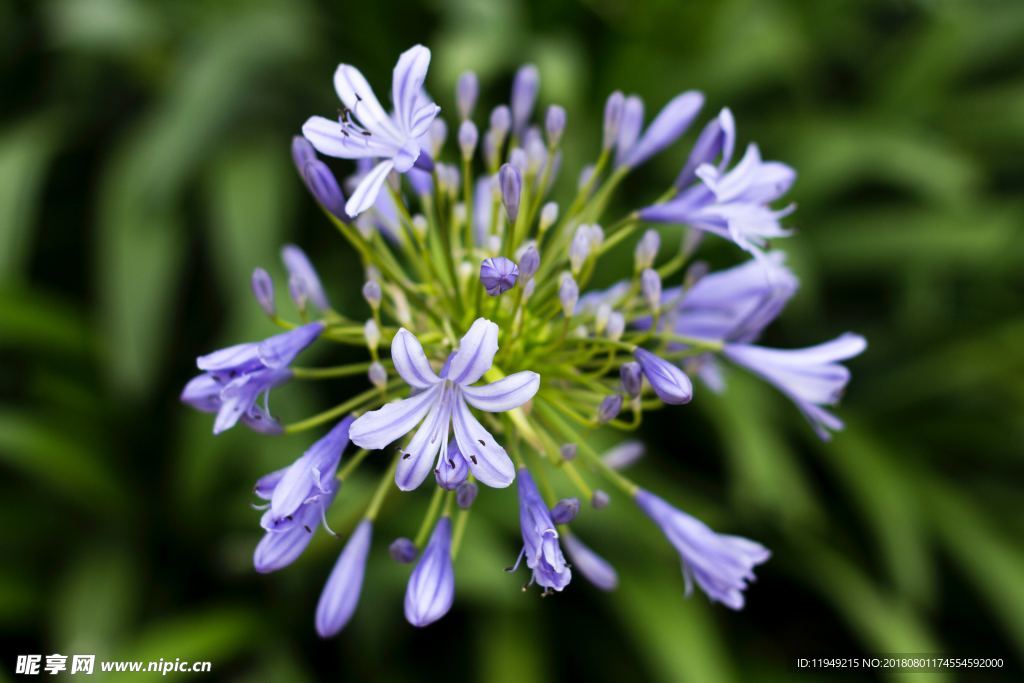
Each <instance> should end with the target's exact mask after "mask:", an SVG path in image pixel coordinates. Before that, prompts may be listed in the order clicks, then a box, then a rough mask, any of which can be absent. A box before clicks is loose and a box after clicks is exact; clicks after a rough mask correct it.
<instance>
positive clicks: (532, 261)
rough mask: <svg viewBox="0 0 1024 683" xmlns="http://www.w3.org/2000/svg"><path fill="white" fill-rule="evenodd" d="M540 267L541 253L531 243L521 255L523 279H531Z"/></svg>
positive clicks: (520, 264)
mask: <svg viewBox="0 0 1024 683" xmlns="http://www.w3.org/2000/svg"><path fill="white" fill-rule="evenodd" d="M539 268H540V253H539V252H538V251H537V247H536V246H535V245H534V244H529V245H528V246H527V247H526V249H525V250H524V251H523V255H522V256H520V257H519V274H520V275H522V277H523V280H529V279H530V278H532V277H533V276H534V274H535V273H536V272H537V270H538V269H539Z"/></svg>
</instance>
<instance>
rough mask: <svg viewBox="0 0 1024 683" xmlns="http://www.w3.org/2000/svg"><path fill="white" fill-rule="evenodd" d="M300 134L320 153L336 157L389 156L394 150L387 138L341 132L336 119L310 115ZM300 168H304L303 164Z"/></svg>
mask: <svg viewBox="0 0 1024 683" xmlns="http://www.w3.org/2000/svg"><path fill="white" fill-rule="evenodd" d="M302 135H303V136H305V138H306V139H307V140H309V141H310V142H311V143H312V144H313V146H314V147H316V150H317V151H318V152H320V153H321V154H325V155H327V156H329V157H335V158H338V159H372V158H374V157H389V156H391V155H392V154H394V152H395V148H396V146H397V145H395V144H394V143H393V142H391V141H389V140H385V139H384V138H380V137H376V136H373V135H359V134H357V133H351V132H349V131H346V132H344V133H343V132H342V124H341V123H340V122H339V121H337V120H336V119H328V118H325V117H323V116H311V117H309V118H308V119H306V122H305V123H304V124H302ZM302 168H305V165H303V167H302Z"/></svg>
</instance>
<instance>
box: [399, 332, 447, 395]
mask: <svg viewBox="0 0 1024 683" xmlns="http://www.w3.org/2000/svg"><path fill="white" fill-rule="evenodd" d="M391 360H393V361H394V362H395V371H396V372H398V374H399V375H400V376H401V378H402V379H403V380H405V383H406V384H408V385H409V386H413V387H416V388H417V389H426V388H427V387H430V386H433V385H435V384H437V383H438V382H440V381H441V380H439V379H438V377H437V375H436V374H434V370H433V369H432V368H431V367H430V363H429V362H428V361H427V355H426V354H425V353H423V346H422V345H421V344H420V342H419V340H418V339H417V338H416V337H415V336H414V335H413V334H412V332H410V331H409V330H407V329H405V328H404V327H403V328H402V329H400V330H398V334H396V335H395V338H394V340H392V342H391Z"/></svg>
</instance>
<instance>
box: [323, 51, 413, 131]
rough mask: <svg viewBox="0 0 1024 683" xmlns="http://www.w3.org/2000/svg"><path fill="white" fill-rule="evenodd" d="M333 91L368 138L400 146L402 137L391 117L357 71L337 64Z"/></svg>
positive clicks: (352, 67)
mask: <svg viewBox="0 0 1024 683" xmlns="http://www.w3.org/2000/svg"><path fill="white" fill-rule="evenodd" d="M334 89H335V90H337V91H338V97H339V98H341V101H342V102H343V103H344V105H345V106H346V107H348V108H349V109H350V110H351V111H352V114H353V115H354V116H355V117H356V118H357V119H359V122H360V123H362V124H363V126H364V127H365V128H366V129H367V131H369V133H370V136H369V137H373V136H378V137H381V138H384V140H383V142H385V143H390V144H393V145H395V146H396V147H398V146H401V140H402V135H401V134H400V133H399V131H398V129H397V128H396V127H395V124H394V122H393V121H392V120H391V117H390V116H388V114H387V112H386V111H384V107H382V106H380V101H378V100H377V96H376V95H375V94H374V93H373V88H371V87H370V84H369V83H367V82H366V79H365V78H363V74H362V73H360V72H359V69H357V68H355V67H354V66H350V65H348V64H339V65H338V68H337V70H335V72H334Z"/></svg>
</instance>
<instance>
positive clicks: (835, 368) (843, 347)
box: [723, 332, 867, 441]
mask: <svg viewBox="0 0 1024 683" xmlns="http://www.w3.org/2000/svg"><path fill="white" fill-rule="evenodd" d="M865 348H867V341H866V340H865V339H864V337H862V336H860V335H858V334H852V333H850V332H847V333H846V334H843V335H840V336H839V337H837V338H836V339H833V340H832V341H829V342H825V343H824V344H818V345H817V346H811V347H809V348H806V349H769V348H765V347H763V346H753V345H751V344H726V345H725V348H724V350H723V354H724V355H725V357H726V358H728V359H729V360H731V361H732V362H733V363H736V364H737V365H740V366H742V367H744V368H746V369H747V370H750V371H751V372H753V373H754V374H756V375H759V376H760V377H762V378H763V379H765V380H766V381H767V382H768V383H770V384H772V385H773V386H775V388H776V389H778V390H779V391H781V392H782V393H784V394H785V395H786V396H788V397H789V398H790V400H792V401H793V403H795V404H796V407H797V408H799V409H800V412H802V413H803V414H804V417H806V418H807V421H808V422H810V423H811V426H812V427H813V428H814V431H815V433H816V434H817V435H818V436H819V437H820V438H821V439H822V440H825V441H827V440H828V439H829V438H830V434H829V430H839V429H842V428H843V423H842V421H840V420H839V418H837V417H836V416H835V415H833V414H832V413H830V412H828V411H827V410H825V409H824V408H822V406H832V405H835V404H836V403H838V402H839V399H840V397H842V394H843V390H844V389H845V388H846V384H847V382H849V381H850V371H849V370H848V369H847V368H846V367H845V366H843V365H839V363H838V361H841V360H846V359H848V358H853V357H854V356H856V355H858V354H860V353H861V352H862V351H864V349H865Z"/></svg>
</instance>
